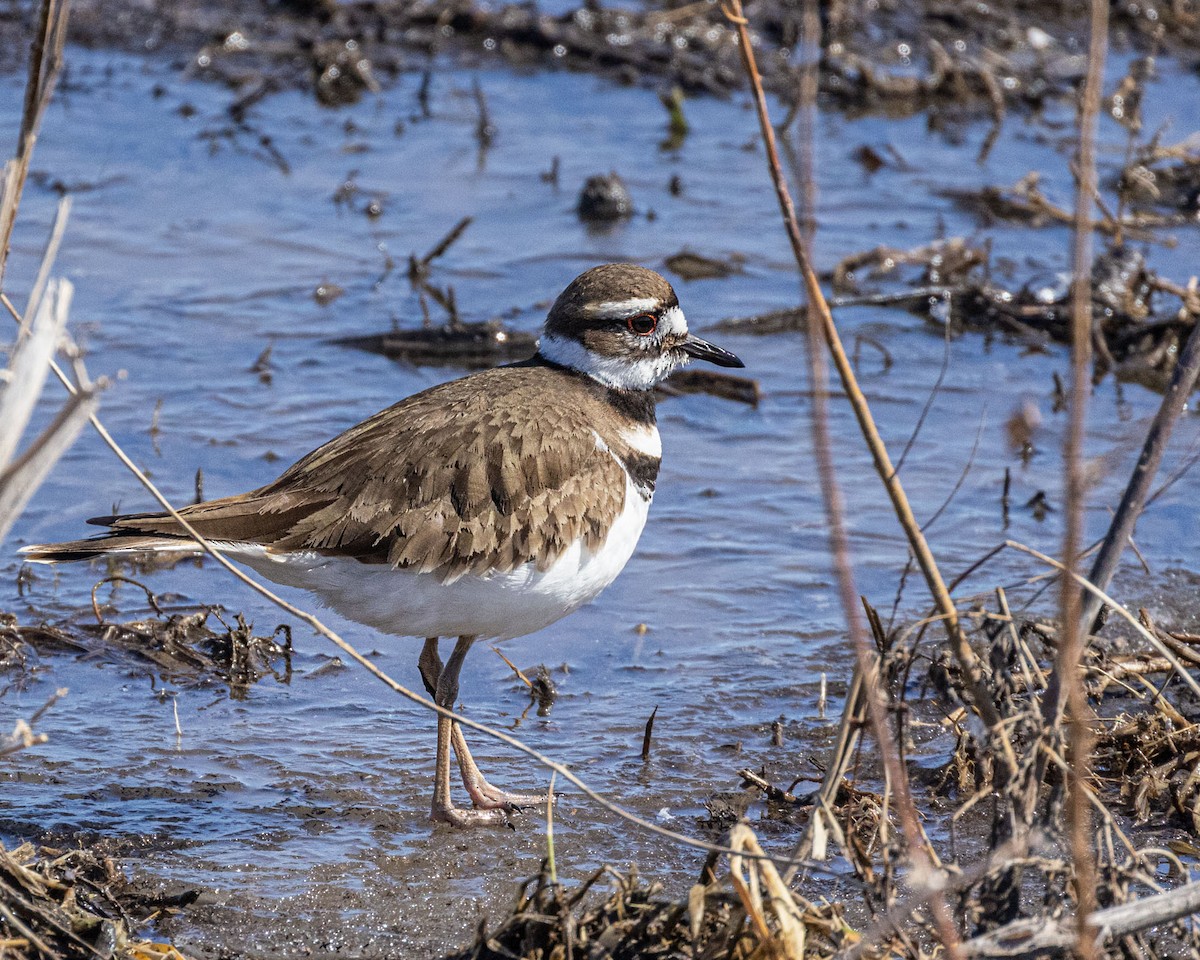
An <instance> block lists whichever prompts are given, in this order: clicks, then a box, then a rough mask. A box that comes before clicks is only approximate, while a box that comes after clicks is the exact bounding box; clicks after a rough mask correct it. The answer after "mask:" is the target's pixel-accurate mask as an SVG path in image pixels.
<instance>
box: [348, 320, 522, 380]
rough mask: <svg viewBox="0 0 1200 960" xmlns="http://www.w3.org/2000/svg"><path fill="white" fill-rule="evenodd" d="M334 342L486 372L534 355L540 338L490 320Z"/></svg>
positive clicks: (409, 359) (419, 361) (435, 364)
mask: <svg viewBox="0 0 1200 960" xmlns="http://www.w3.org/2000/svg"><path fill="white" fill-rule="evenodd" d="M332 342H333V343H335V344H337V345H338V346H342V347H353V348H355V349H356V350H366V351H367V352H368V353H378V354H382V355H383V356H385V357H389V358H390V359H392V360H400V361H403V362H405V363H412V364H416V365H418V366H430V367H459V368H463V369H467V370H482V369H485V368H487V367H494V366H497V365H499V364H502V363H510V362H512V361H514V360H524V359H525V358H527V357H529V356H531V355H532V354H533V352H534V350H535V349H536V344H537V338H536V337H535V336H534V335H533V334H531V333H523V332H521V331H519V330H511V329H509V328H508V327H507V326H506V325H504V324H502V323H500V322H499V321H491V320H488V321H480V322H466V323H464V322H459V323H458V324H455V325H454V326H449V325H447V326H440V327H420V328H416V329H409V330H393V331H390V332H388V333H381V334H367V335H365V336H360V337H342V338H340V339H338V340H334V341H332Z"/></svg>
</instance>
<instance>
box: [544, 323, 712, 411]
mask: <svg viewBox="0 0 1200 960" xmlns="http://www.w3.org/2000/svg"><path fill="white" fill-rule="evenodd" d="M627 306H628V303H624V304H622V307H627ZM659 330H660V332H661V333H684V334H686V333H687V322H686V321H685V320H684V318H683V311H682V310H680V309H679V308H678V307H671V308H669V309H668V310H665V311H663V315H662V317H661V318H660V320H659ZM647 346H648V347H650V346H651V344H647ZM653 347H654V352H653V353H652V352H650V351H649V350H648V351H647V352H646V354H645V356H637V355H636V354H631V355H627V356H623V357H608V356H602V355H601V354H598V353H594V352H593V351H591V350H589V349H588V348H587V347H585V346H584V345H583V344H582V343H580V342H579V341H578V340H575V339H572V338H570V337H559V336H555V335H554V334H546V335H545V336H544V337H542V338H541V340H539V341H538V353H540V354H541V355H542V357H543V358H544V359H546V360H549V361H550V362H551V363H557V364H559V365H561V366H564V367H568V368H569V369H571V370H578V371H579V372H580V373H586V374H587V375H588V376H589V377H591V378H592V379H593V380H595V381H597V382H598V383H602V384H604V386H606V387H613V388H615V389H617V390H653V389H654V388H655V387H656V386H657V385H658V384H660V383H661V382H662V381H663V380H665V379H666V378H667V377H669V376H670V375H671V372H672V371H673V370H675V369H676V368H678V367H681V366H683V365H684V364H685V363H687V362H688V360H689V359H690V358H689V357H688V355H687V354H685V353H684V352H683V351H682V350H671V351H668V352H667V353H659V352H658V351H657V342H655V343H654V344H653Z"/></svg>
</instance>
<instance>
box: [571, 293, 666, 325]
mask: <svg viewBox="0 0 1200 960" xmlns="http://www.w3.org/2000/svg"><path fill="white" fill-rule="evenodd" d="M661 309H662V301H661V300H659V299H658V298H657V297H630V298H629V299H628V300H606V301H604V303H597V304H596V305H595V306H593V307H590V308H589V309H588V314H589V315H590V316H592V317H595V318H596V319H597V320H616V319H619V318H620V317H628V316H633V315H635V314H639V313H654V312H656V311H658V310H661Z"/></svg>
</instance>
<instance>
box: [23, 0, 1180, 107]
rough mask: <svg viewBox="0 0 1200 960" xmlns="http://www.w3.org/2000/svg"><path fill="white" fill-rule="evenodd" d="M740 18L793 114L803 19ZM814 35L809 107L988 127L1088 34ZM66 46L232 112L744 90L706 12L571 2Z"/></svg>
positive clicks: (1000, 13)
mask: <svg viewBox="0 0 1200 960" xmlns="http://www.w3.org/2000/svg"><path fill="white" fill-rule="evenodd" d="M1191 6H1192V5H1190V4H1188V3H1159V4H1135V3H1128V4H1116V5H1114V7H1113V12H1112V17H1113V25H1114V28H1115V30H1117V31H1119V32H1120V33H1121V35H1122V36H1123V37H1124V38H1126V39H1128V40H1130V41H1132V43H1133V44H1135V45H1136V46H1138V47H1140V48H1143V49H1146V50H1152V49H1159V50H1166V51H1171V50H1176V49H1178V50H1184V51H1187V50H1195V49H1196V48H1197V47H1198V46H1200V19H1198V18H1197V17H1196V16H1195V13H1194V11H1193V10H1191V9H1190V8H1191ZM28 9H29V8H28V7H27V5H21V4H18V5H9V6H8V7H7V8H6V9H5V10H4V11H3V12H0V48H3V49H6V50H12V51H14V52H13V54H12V55H8V54H7V52H6V54H5V56H4V58H3V59H4V60H7V61H9V62H12V63H17V62H19V61H20V58H21V57H20V55H17V54H16V52H15V51H17V50H21V51H22V53H23V50H24V49H25V46H26V39H25V38H26V37H27V36H28V32H27V31H28V29H29V23H28V20H29V16H30V15H29V12H28ZM748 12H749V15H750V17H751V21H752V27H753V31H754V37H755V41H756V43H757V45H758V60H759V65H760V69H761V70H762V73H763V77H764V81H765V83H766V85H767V87H768V89H771V90H774V91H775V92H778V93H779V94H780V95H782V96H784V97H786V98H789V99H790V98H794V97H795V91H796V89H797V83H796V77H797V72H798V70H799V67H798V66H797V65H796V64H795V58H794V56H793V53H792V51H793V50H794V49H795V48H796V47H797V46H798V45H799V44H800V43H801V37H802V30H803V27H802V24H803V17H804V10H803V6H802V5H799V4H795V3H790V2H786V0H761V2H756V3H754V4H752V5H751V6H750V9H749V11H748ZM822 19H823V23H822V28H823V29H822V43H823V47H822V50H821V69H820V84H821V90H822V92H823V93H824V94H825V95H826V96H828V97H830V98H831V99H832V100H833V101H834V102H836V103H838V104H839V105H841V106H842V107H843V108H845V109H848V110H851V111H854V112H863V111H871V110H888V111H896V110H909V111H911V110H918V109H924V108H926V107H932V108H935V109H937V110H946V111H958V112H962V111H963V110H964V109H965V110H967V111H974V112H976V113H983V114H985V115H991V116H992V117H993V119H995V120H997V121H998V120H1000V119H1002V118H1003V116H1004V114H1005V112H1006V110H1008V109H1026V110H1036V109H1037V108H1038V107H1039V106H1040V105H1041V104H1042V103H1044V102H1045V101H1046V100H1047V99H1049V98H1063V97H1070V96H1072V95H1073V94H1074V92H1075V90H1076V88H1077V87H1078V85H1079V84H1080V83H1081V81H1082V77H1083V67H1082V62H1081V58H1080V57H1079V56H1078V53H1077V44H1078V43H1079V42H1080V41H1081V40H1082V39H1083V38H1085V37H1086V32H1087V24H1086V14H1085V5H1083V4H1080V3H1078V2H1077V0H1049V2H1046V3H1043V4H1040V5H1039V6H1038V17H1037V23H1038V26H1037V27H1030V26H1029V23H1028V20H1029V13H1028V7H1027V4H1025V3H1023V2H1022V0H994V2H991V3H988V4H987V5H986V6H977V7H973V8H972V9H971V12H970V14H969V15H966V14H965V13H964V11H963V8H962V5H961V3H959V2H958V0H925V2H916V0H902V2H897V3H888V4H865V3H863V4H851V3H839V4H834V5H831V6H830V9H829V10H828V11H826V12H825V13H824V14H823V18H822ZM71 38H72V39H73V40H74V41H75V42H77V43H84V44H86V45H88V46H93V47H113V48H117V49H126V50H131V51H133V52H137V53H145V52H146V51H158V52H170V53H179V54H183V55H184V56H186V57H187V58H188V60H189V64H190V68H189V69H190V72H191V73H192V74H193V75H196V76H201V77H206V78H210V79H214V80H217V81H219V82H222V83H225V84H227V85H228V86H229V87H230V88H232V89H234V90H237V91H239V99H241V95H244V94H245V93H246V91H262V92H263V93H264V94H265V93H270V92H274V91H276V90H281V89H287V88H306V89H309V90H311V91H312V92H313V94H314V95H315V96H316V98H317V99H318V100H319V101H320V102H321V103H324V104H327V105H340V104H346V103H353V102H354V101H356V100H357V99H358V98H359V97H360V96H361V95H362V94H363V93H364V92H366V91H371V90H374V89H376V85H377V83H379V82H382V81H385V80H387V79H388V78H392V77H395V76H397V75H399V74H400V73H402V72H406V71H409V72H411V71H414V70H425V69H427V64H428V62H429V59H428V58H429V55H430V54H445V53H452V54H456V55H458V56H459V57H462V58H464V59H468V60H471V61H473V62H477V61H478V60H480V59H481V58H498V59H501V60H503V61H504V62H507V63H510V64H513V65H517V66H519V67H522V68H528V67H531V66H533V67H549V68H566V69H571V70H580V71H587V72H589V73H596V74H601V75H604V76H607V77H611V78H613V79H616V80H617V81H619V82H624V83H640V84H645V85H652V86H655V87H657V88H659V89H671V88H672V87H678V88H679V89H680V90H682V91H683V92H684V93H689V94H693V93H700V92H702V93H709V94H717V95H721V96H724V95H728V94H730V93H731V92H733V91H735V90H737V89H740V88H741V87H742V86H743V84H744V79H743V74H742V70H741V66H740V63H739V55H738V50H737V44H736V39H735V38H736V33H735V31H734V30H733V29H732V28H731V25H730V24H729V22H728V21H727V20H726V18H725V17H724V15H723V14H722V12H721V7H720V4H717V3H683V4H668V5H662V6H660V5H658V4H645V5H623V6H616V5H612V6H610V5H607V4H604V5H601V4H598V3H590V2H582V0H581V2H579V3H578V5H576V6H573V7H568V8H566V9H564V10H561V12H554V13H550V12H546V11H543V10H542V9H540V8H539V6H538V5H537V4H531V3H508V4H501V3H497V4H490V3H485V2H481V0H445V2H428V0H427V2H418V3H411V2H399V0H363V2H356V3H323V2H304V3H278V2H271V0H251V2H238V0H204V2H202V3H156V4H145V3H141V2H138V0H77V2H76V3H75V4H74V6H73V11H72V21H71ZM914 38H919V42H917V41H915V40H914ZM1135 80H1136V78H1135ZM255 95H256V96H257V95H258V94H257V93H256V94H255ZM1119 106H1120V109H1121V111H1122V113H1121V115H1120V116H1118V119H1120V120H1122V122H1126V118H1127V117H1129V116H1133V115H1136V109H1135V108H1136V97H1135V96H1133V95H1132V93H1131V95H1130V96H1127V97H1125V98H1124V99H1123V100H1122V102H1121V104H1120V105H1119ZM1114 116H1117V113H1115V112H1114Z"/></svg>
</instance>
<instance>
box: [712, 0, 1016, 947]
mask: <svg viewBox="0 0 1200 960" xmlns="http://www.w3.org/2000/svg"><path fill="white" fill-rule="evenodd" d="M724 13H725V16H726V18H727V19H728V20H729V21H730V22H731V23H733V24H734V26H735V27H736V29H737V33H738V49H739V51H740V52H741V55H742V65H743V66H744V67H745V70H746V75H747V77H748V78H749V80H750V84H751V88H752V90H753V94H754V103H755V107H756V110H757V114H758V122H759V128H760V131H761V133H762V138H763V143H764V145H765V147H766V151H767V161H768V168H769V171H770V174H771V180H772V182H773V184H774V186H775V194H776V198H777V199H778V201H779V209H780V213H781V214H782V216H783V221H784V226H785V229H786V231H787V234H788V239H789V240H790V242H791V246H792V253H793V255H794V256H795V258H796V265H797V267H798V268H799V270H800V274H801V276H802V277H803V280H804V284H805V287H806V289H807V293H808V307H809V321H810V322H809V323H808V324H806V328H807V329H808V331H809V345H808V350H807V356H808V362H809V374H810V377H811V379H812V386H813V395H814V403H813V409H814V415H813V417H812V431H813V446H814V452H815V454H816V459H817V465H818V474H819V477H820V482H821V492H822V494H823V497H824V500H825V515H826V520H827V522H828V524H829V528H830V534H829V536H830V546H831V549H832V552H833V559H834V569H835V573H836V576H837V580H838V592H839V595H840V598H841V602H842V610H843V613H844V615H845V618H846V625H847V628H848V630H849V632H850V636H851V641H852V643H853V645H854V649H855V653H856V656H857V658H858V668H859V671H860V673H861V675H862V676H863V677H864V678H866V677H869V676H870V675H871V651H870V648H869V646H868V643H867V638H866V633H865V631H864V629H863V622H862V615H861V614H860V612H859V610H858V595H857V591H856V589H855V586H854V576H853V571H852V570H851V567H850V560H849V543H848V539H847V537H846V531H845V524H844V521H843V509H842V501H841V491H840V488H839V487H838V484H837V478H836V476H835V474H834V469H833V458H832V453H831V450H832V444H831V441H830V437H829V426H828V419H827V417H826V416H825V414H824V405H823V400H824V396H823V389H822V388H823V386H824V382H825V380H824V378H825V371H824V367H823V360H824V352H823V351H822V350H821V347H820V344H819V342H818V340H817V329H816V328H817V326H818V323H817V322H814V321H819V324H820V328H821V332H822V333H823V335H824V339H825V345H826V346H827V347H828V348H829V350H830V352H831V353H832V354H833V358H834V364H835V366H836V367H837V369H838V374H839V376H840V377H841V380H842V385H843V387H844V388H845V390H846V393H847V395H848V396H849V397H850V401H851V404H852V405H853V407H854V412H855V416H856V417H857V418H858V422H859V426H860V427H861V428H862V431H863V434H864V436H865V438H866V440H867V445H868V447H870V449H871V454H872V457H873V459H874V461H875V468H876V470H877V471H878V472H879V475H880V477H881V478H882V479H883V481H884V485H885V486H886V487H887V489H888V492H889V494H890V495H891V498H892V504H893V507H894V508H895V510H896V513H897V516H898V517H899V518H900V521H901V525H902V526H903V527H904V529H905V532H906V533H907V534H908V536H909V543H910V545H911V547H912V550H913V553H914V554H916V555H917V558H918V561H919V562H920V564H921V568H922V570H923V571H925V573H926V577H927V580H928V581H929V584H930V588H931V590H932V592H933V593H934V596H935V598H936V599H937V601H938V605H939V607H940V608H941V609H942V612H943V613H944V614H945V616H946V617H947V619H948V623H949V625H950V633H951V645H952V646H953V647H954V648H955V653H956V656H957V657H958V658H959V662H960V664H961V666H962V669H963V673H964V674H966V676H967V677H968V678H970V681H969V683H970V684H971V686H970V689H971V692H972V695H973V696H974V697H975V699H976V700H977V701H978V703H977V709H978V710H979V712H980V714H981V716H983V717H984V718H985V721H986V722H987V723H988V726H989V727H994V726H995V724H996V723H997V722H999V715H998V713H997V711H996V709H995V707H994V705H992V703H991V701H990V699H989V698H988V697H987V694H986V692H985V691H984V690H983V684H982V673H981V669H980V666H979V663H978V659H977V658H976V657H975V654H974V652H973V651H972V650H971V648H970V647H969V646H968V645H967V642H966V638H965V637H964V636H963V634H962V631H961V629H960V628H958V612H957V610H956V609H955V607H954V604H953V602H952V601H951V599H950V595H949V593H948V592H947V591H946V587H945V584H944V582H943V581H942V578H941V574H940V573H939V572H938V570H937V565H936V563H935V562H934V560H933V555H932V554H931V553H930V551H929V548H928V545H927V544H926V543H925V539H924V537H923V535H922V534H921V530H920V527H919V526H918V524H917V521H916V518H915V517H914V516H913V514H912V510H911V509H910V508H909V505H908V500H907V498H906V496H905V495H904V490H903V488H902V487H901V485H900V481H899V478H898V477H897V476H896V473H895V470H894V469H892V465H891V462H890V460H889V458H888V454H887V449H886V448H885V447H884V445H883V441H882V439H881V438H880V437H879V433H878V431H877V430H876V428H875V424H874V420H873V418H872V416H871V412H870V408H869V407H868V405H867V402H866V398H865V397H864V396H863V394H862V391H861V390H859V388H858V383H857V380H856V378H855V376H854V372H853V369H852V368H851V365H850V362H849V359H848V358H847V356H846V352H845V350H844V349H843V347H842V343H841V338H840V337H839V336H838V333H837V328H836V326H835V325H834V322H833V316H832V314H831V313H830V311H829V305H828V303H826V301H825V297H824V294H823V293H822V291H821V286H820V282H819V281H818V280H817V276H816V273H815V272H814V271H813V269H812V265H811V261H810V258H809V255H808V250H807V247H806V244H805V241H804V236H803V232H802V231H801V229H800V224H799V220H798V219H797V217H796V210H795V205H794V204H793V203H792V198H791V193H790V191H789V190H788V186H787V181H786V179H785V177H784V174H783V168H782V166H781V164H780V162H779V151H778V149H777V147H776V142H775V131H774V128H773V127H772V125H771V120H770V116H769V113H768V110H767V102H766V96H765V94H764V92H763V86H762V77H761V76H760V74H759V72H758V66H757V64H756V62H755V57H754V48H753V46H752V44H751V40H750V32H749V30H748V29H747V20H746V18H745V16H744V14H743V11H742V4H741V0H729V3H728V6H726V7H725V8H724ZM955 636H957V638H958V640H957V642H956V641H955ZM864 692H865V694H866V696H865V701H866V707H867V715H868V717H869V719H870V722H871V726H872V728H873V732H874V734H875V739H876V743H877V744H878V746H879V750H880V755H881V757H882V760H883V767H884V773H885V776H886V778H887V781H888V784H889V786H890V788H891V789H892V790H894V791H895V796H896V801H897V812H898V815H899V818H900V824H901V829H902V830H903V832H904V838H905V842H906V846H907V852H908V857H909V859H910V862H911V864H912V870H911V873H910V875H909V877H908V880H909V883H910V884H911V885H912V887H913V889H915V890H919V891H921V892H922V893H923V894H924V897H925V899H926V902H927V903H928V904H929V908H930V912H931V913H932V915H933V920H934V925H935V926H936V929H937V934H938V938H939V939H940V940H941V942H942V945H943V946H944V948H945V949H946V952H947V954H948V955H949V956H950V957H951V958H952V960H958V958H959V957H960V956H961V953H960V950H959V943H960V940H959V936H958V932H957V931H956V930H955V928H954V923H953V920H952V917H951V914H950V909H949V907H948V905H947V904H946V900H945V898H944V896H943V895H942V892H941V883H940V879H939V876H938V869H937V867H936V865H935V862H936V861H935V858H934V857H933V856H932V851H930V850H928V849H926V846H925V844H926V843H927V840H926V838H925V835H924V831H923V830H922V829H921V825H920V817H919V814H918V813H917V809H916V804H915V802H914V800H913V796H912V789H911V785H910V783H909V780H908V775H907V771H906V769H905V767H904V765H903V763H902V762H901V759H900V756H899V752H898V750H897V746H896V744H895V742H894V739H893V737H892V735H891V732H890V730H889V727H888V723H887V717H886V714H885V709H884V705H883V703H881V698H880V696H879V693H880V691H879V690H878V688H877V687H872V688H870V689H867V688H865V687H864ZM1012 762H1014V764H1015V761H1012Z"/></svg>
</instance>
